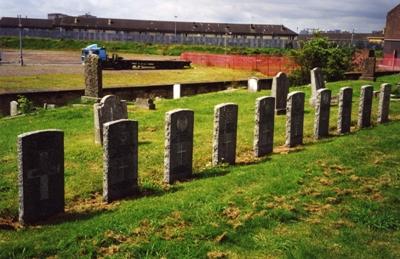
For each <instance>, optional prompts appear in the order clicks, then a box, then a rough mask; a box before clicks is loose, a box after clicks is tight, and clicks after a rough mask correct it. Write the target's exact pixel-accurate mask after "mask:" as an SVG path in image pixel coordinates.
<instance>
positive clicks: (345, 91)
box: [337, 87, 353, 134]
mask: <svg viewBox="0 0 400 259" xmlns="http://www.w3.org/2000/svg"><path fill="white" fill-rule="evenodd" d="M352 99H353V88H351V87H342V88H340V93H339V115H338V125H337V131H338V133H339V134H345V133H349V132H350V127H351V108H352Z"/></svg>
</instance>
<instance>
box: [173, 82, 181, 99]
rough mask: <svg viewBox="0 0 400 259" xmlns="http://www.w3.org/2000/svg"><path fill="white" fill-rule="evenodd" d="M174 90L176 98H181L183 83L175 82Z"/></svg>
mask: <svg viewBox="0 0 400 259" xmlns="http://www.w3.org/2000/svg"><path fill="white" fill-rule="evenodd" d="M173 91H174V93H173V97H174V99H179V98H181V85H180V84H174V86H173Z"/></svg>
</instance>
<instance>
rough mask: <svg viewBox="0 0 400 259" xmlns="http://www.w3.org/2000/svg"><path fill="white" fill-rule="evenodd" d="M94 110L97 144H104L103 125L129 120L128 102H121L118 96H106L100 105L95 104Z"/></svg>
mask: <svg viewBox="0 0 400 259" xmlns="http://www.w3.org/2000/svg"><path fill="white" fill-rule="evenodd" d="M93 110H94V128H95V143H96V144H103V124H104V123H107V122H110V121H115V120H121V119H128V111H127V107H126V102H125V101H124V100H119V98H118V96H115V95H106V96H104V97H103V98H102V99H101V101H100V103H95V104H94V106H93Z"/></svg>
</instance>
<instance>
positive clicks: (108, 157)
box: [103, 120, 139, 202]
mask: <svg viewBox="0 0 400 259" xmlns="http://www.w3.org/2000/svg"><path fill="white" fill-rule="evenodd" d="M103 149H104V155H103V156H104V175H103V198H104V200H105V201H106V202H112V201H114V200H118V199H121V198H124V197H127V196H129V195H132V194H135V193H137V192H138V191H139V188H138V122H137V121H133V120H117V121H112V122H107V123H105V124H104V146H103Z"/></svg>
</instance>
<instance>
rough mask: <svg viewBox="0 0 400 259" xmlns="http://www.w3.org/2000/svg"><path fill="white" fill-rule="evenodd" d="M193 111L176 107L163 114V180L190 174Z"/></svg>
mask: <svg viewBox="0 0 400 259" xmlns="http://www.w3.org/2000/svg"><path fill="white" fill-rule="evenodd" d="M193 123H194V112H193V111H192V110H188V109H176V110H172V111H169V112H167V113H166V114H165V151H164V181H165V182H167V183H170V184H171V183H173V182H175V181H181V180H185V179H188V178H190V177H191V176H192V170H193V169H192V163H193V125H194V124H193Z"/></svg>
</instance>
